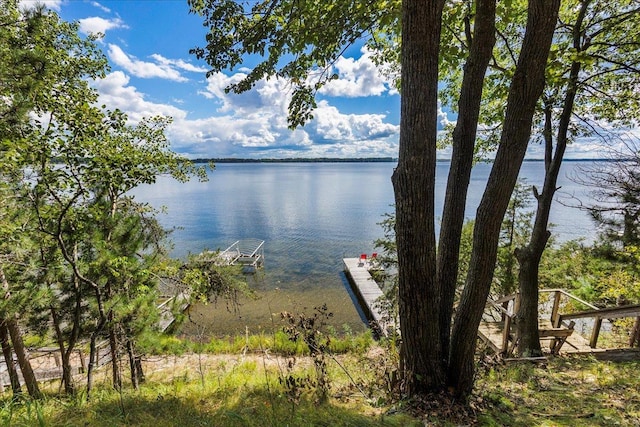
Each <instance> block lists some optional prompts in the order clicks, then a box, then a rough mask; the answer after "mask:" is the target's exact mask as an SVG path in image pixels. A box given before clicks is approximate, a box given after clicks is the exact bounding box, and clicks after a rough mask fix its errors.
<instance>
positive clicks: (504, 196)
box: [448, 0, 560, 396]
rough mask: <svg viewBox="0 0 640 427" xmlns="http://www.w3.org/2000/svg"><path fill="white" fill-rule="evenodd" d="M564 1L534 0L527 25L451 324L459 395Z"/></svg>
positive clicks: (465, 387)
mask: <svg viewBox="0 0 640 427" xmlns="http://www.w3.org/2000/svg"><path fill="white" fill-rule="evenodd" d="M559 6H560V1H559V0H531V1H529V6H528V17H527V28H526V31H525V35H524V40H523V44H522V49H521V52H520V57H519V59H518V63H517V65H516V70H515V73H514V76H513V79H512V82H511V87H510V90H509V95H508V98H507V108H506V112H505V119H504V126H503V131H502V135H501V137H500V146H499V148H498V152H497V153H496V158H495V160H494V164H493V167H492V169H491V174H490V175H489V179H488V181H487V187H486V190H485V192H484V194H483V196H482V200H481V202H480V205H479V206H478V210H477V212H476V223H475V227H474V233H473V249H472V252H471V261H470V266H469V272H468V275H467V280H466V284H465V288H464V291H463V293H462V296H461V299H460V305H459V307H458V311H457V313H456V317H455V321H454V325H453V330H452V336H451V353H450V359H449V372H448V374H449V378H448V381H449V384H450V385H451V387H452V388H453V389H454V391H455V393H456V394H457V395H458V396H467V395H468V394H469V393H470V392H471V388H472V386H473V376H474V364H473V357H474V351H475V347H476V338H477V337H476V334H477V330H478V326H479V324H480V320H481V318H482V313H483V311H484V306H485V303H486V300H487V296H488V294H489V289H490V286H491V280H492V278H493V270H494V268H495V262H496V254H497V247H498V238H499V233H500V226H501V223H502V218H503V217H504V214H505V211H506V209H507V206H508V204H509V199H510V197H511V193H512V191H513V188H514V186H515V183H516V180H517V177H518V173H519V171H520V166H521V164H522V160H523V159H524V154H525V151H526V148H527V145H528V142H529V138H530V135H531V124H532V120H533V114H534V111H535V107H536V103H537V100H538V98H539V97H540V95H541V93H542V89H543V88H544V71H545V65H546V61H547V56H548V54H549V49H550V47H551V40H552V36H553V33H554V30H555V25H556V22H557V18H558V9H559Z"/></svg>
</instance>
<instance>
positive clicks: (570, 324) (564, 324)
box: [487, 289, 640, 355]
mask: <svg viewBox="0 0 640 427" xmlns="http://www.w3.org/2000/svg"><path fill="white" fill-rule="evenodd" d="M545 293H546V294H551V298H552V299H551V301H550V302H551V314H550V319H549V320H550V322H551V325H550V326H551V327H541V328H540V329H539V335H540V338H541V339H550V340H551V344H550V350H551V352H552V353H554V354H557V353H558V352H559V351H560V348H561V347H562V345H563V344H564V342H565V341H566V340H567V338H568V337H569V336H571V334H572V333H573V329H574V326H575V320H576V319H588V318H593V319H594V322H593V328H592V330H591V337H590V340H589V347H591V348H592V349H595V348H596V346H597V342H598V337H599V335H600V329H601V327H602V320H603V319H619V318H623V317H635V318H636V322H635V326H634V330H633V332H632V333H631V338H630V340H629V346H633V345H634V344H635V343H637V342H638V341H640V305H628V306H621V307H611V308H602V309H599V308H598V307H596V306H594V305H593V304H590V303H588V302H586V301H584V300H582V299H580V298H578V297H576V296H575V295H572V294H570V293H569V292H567V291H565V290H562V289H541V290H540V294H545ZM563 299H566V300H567V302H568V301H573V302H575V303H578V304H579V305H581V306H583V307H586V308H588V309H587V310H583V311H578V312H573V313H567V314H563V313H561V307H562V306H563V304H562V302H563V301H562V300H563ZM519 302H520V301H519V295H518V294H512V295H507V296H505V297H502V298H499V299H497V300H489V301H488V303H487V305H488V306H490V307H491V308H493V309H495V310H497V311H498V313H500V315H501V321H502V322H503V324H502V342H501V346H500V351H501V353H502V354H503V355H510V354H511V353H512V352H513V350H514V348H515V346H516V345H517V343H518V337H517V336H513V334H512V333H511V326H512V323H513V318H514V317H515V313H517V312H518V306H519ZM565 305H566V303H565Z"/></svg>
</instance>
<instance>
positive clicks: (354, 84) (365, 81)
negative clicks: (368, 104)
mask: <svg viewBox="0 0 640 427" xmlns="http://www.w3.org/2000/svg"><path fill="white" fill-rule="evenodd" d="M361 52H362V56H361V57H360V58H358V59H354V58H345V57H342V56H341V57H340V58H338V60H337V61H336V63H335V64H334V65H333V68H334V69H335V70H331V71H330V72H334V71H335V73H336V74H337V75H338V79H337V80H332V81H330V82H328V83H327V84H326V85H325V86H324V87H323V88H322V89H320V93H321V94H323V95H326V96H342V97H348V98H355V97H366V96H379V95H382V94H383V93H386V92H389V93H391V90H390V88H392V85H391V82H389V81H388V80H387V79H386V78H385V77H384V76H383V75H382V74H381V73H380V69H379V68H378V66H376V65H375V64H374V63H373V61H372V58H371V56H372V52H371V51H370V50H368V49H367V48H366V47H363V48H362V49H361ZM393 90H394V91H395V89H393Z"/></svg>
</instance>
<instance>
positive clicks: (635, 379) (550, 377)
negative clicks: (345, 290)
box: [0, 344, 640, 427]
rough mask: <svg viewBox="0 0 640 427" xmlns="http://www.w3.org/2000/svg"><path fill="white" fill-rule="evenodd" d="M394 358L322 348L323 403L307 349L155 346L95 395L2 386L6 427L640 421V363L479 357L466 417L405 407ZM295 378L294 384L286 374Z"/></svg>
mask: <svg viewBox="0 0 640 427" xmlns="http://www.w3.org/2000/svg"><path fill="white" fill-rule="evenodd" d="M234 345H235V344H234ZM393 360H395V359H394V358H393V357H389V356H388V354H386V353H385V352H384V351H383V349H381V348H377V347H372V348H371V349H370V350H369V351H368V352H366V353H365V352H364V351H354V352H350V353H348V354H344V355H339V356H335V359H334V358H332V357H327V358H326V362H327V367H328V376H329V379H330V389H329V395H330V398H329V399H328V400H327V401H326V402H324V403H319V402H318V401H317V399H316V397H317V395H316V394H315V390H314V382H313V381H314V379H315V370H314V368H313V361H312V359H311V358H308V357H299V356H296V357H295V358H294V357H293V356H274V355H273V353H270V352H268V351H266V352H263V353H262V354H246V353H245V354H244V355H243V354H242V353H236V354H224V355H212V354H185V355H183V356H174V355H164V356H154V357H152V358H151V360H150V361H149V362H148V365H147V367H146V370H147V375H148V380H147V382H146V383H145V384H144V385H143V386H142V387H141V389H140V390H138V391H135V390H132V389H130V388H129V387H125V390H124V391H123V392H122V393H121V394H120V393H117V392H115V391H113V390H112V389H111V388H110V387H109V382H108V378H109V373H108V372H105V371H99V374H98V377H97V384H96V389H95V392H94V394H93V398H92V400H91V402H89V403H87V402H86V399H85V397H86V396H85V395H84V394H83V393H82V392H81V393H80V394H79V395H78V396H76V397H66V396H58V395H57V392H58V384H57V383H52V384H50V387H49V390H47V393H48V394H47V397H46V398H44V399H43V400H41V401H32V400H30V399H28V398H20V399H12V398H11V395H10V393H9V392H5V393H4V394H3V395H0V425H2V426H153V427H163V426H223V427H224V426H278V427H279V426H364V427H366V426H421V425H425V424H423V423H426V425H436V426H438V425H441V426H454V425H468V424H470V423H475V425H481V426H614V425H618V426H638V425H640V391H639V390H640V376H638V374H637V373H638V371H639V369H640V361H634V362H618V363H614V362H601V361H597V360H594V359H591V358H584V357H583V358H555V359H551V360H549V361H547V362H546V363H544V364H530V363H510V364H507V365H495V366H489V367H483V368H482V370H479V372H478V379H477V381H476V389H475V392H474V395H473V396H472V399H471V402H470V406H469V407H468V408H467V409H466V413H465V414H463V417H462V418H461V417H460V416H459V415H460V408H459V407H456V406H454V405H451V406H447V405H446V404H445V405H442V404H441V405H440V406H431V407H430V408H435V409H429V410H422V411H418V412H415V411H411V412H410V413H409V412H408V410H407V408H409V405H408V404H407V402H403V401H394V400H392V399H391V398H390V396H389V395H388V393H386V391H385V388H386V387H388V381H387V378H389V375H390V370H391V369H392V368H393V366H392V364H390V363H391V362H390V361H393ZM290 362H291V363H292V364H291V365H290ZM338 362H339V363H338ZM290 376H291V377H292V378H295V379H297V380H298V382H296V384H298V385H297V386H294V387H287V386H286V385H284V384H283V383H282V382H281V379H285V378H289V377H290ZM456 411H458V412H456ZM470 415H471V417H470Z"/></svg>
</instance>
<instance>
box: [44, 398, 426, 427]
mask: <svg viewBox="0 0 640 427" xmlns="http://www.w3.org/2000/svg"><path fill="white" fill-rule="evenodd" d="M117 397H118V396H115V398H114V399H111V400H109V401H107V400H105V399H101V400H100V401H96V403H94V404H80V405H70V406H68V407H64V408H60V410H59V411H57V412H56V413H55V414H51V416H46V417H45V420H46V425H52V426H145V427H147V426H152V427H163V426H185V427H189V426H221V427H224V426H277V427H280V426H286V425H289V426H362V427H367V426H412V425H416V426H417V425H422V424H421V423H420V422H418V421H417V420H415V419H413V418H411V417H409V416H406V415H403V414H394V415H385V414H383V413H380V411H375V410H374V409H373V408H370V407H368V406H366V405H363V404H362V403H361V402H360V403H358V404H348V403H340V402H334V401H331V402H329V403H325V404H316V403H314V402H313V400H311V399H307V398H303V399H301V400H300V401H299V402H298V404H297V405H295V406H293V405H292V404H291V403H290V402H289V401H287V399H286V398H285V397H282V396H270V395H269V393H267V392H266V391H264V390H251V391H247V392H245V393H238V394H235V395H234V397H231V399H233V400H234V401H229V400H225V396H224V395H221V394H219V393H212V394H210V395H204V394H201V395H200V396H198V397H197V398H196V399H194V398H192V397H178V396H172V395H156V396H151V395H141V394H138V393H129V394H126V395H123V396H122V398H121V399H119V398H117ZM227 397H228V396H227ZM35 425H37V424H35Z"/></svg>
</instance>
